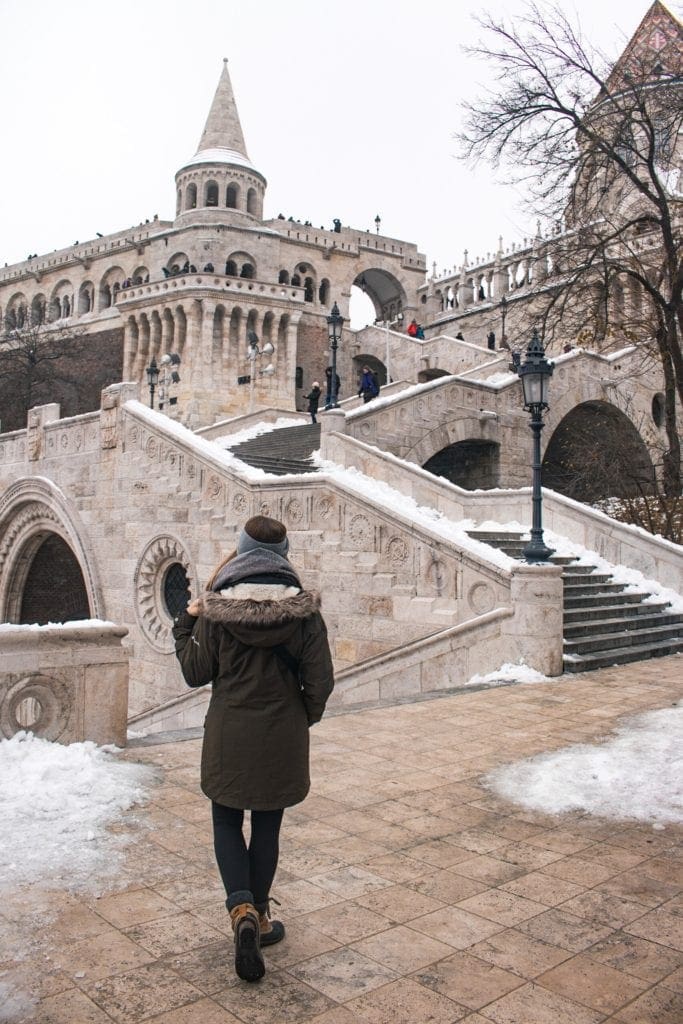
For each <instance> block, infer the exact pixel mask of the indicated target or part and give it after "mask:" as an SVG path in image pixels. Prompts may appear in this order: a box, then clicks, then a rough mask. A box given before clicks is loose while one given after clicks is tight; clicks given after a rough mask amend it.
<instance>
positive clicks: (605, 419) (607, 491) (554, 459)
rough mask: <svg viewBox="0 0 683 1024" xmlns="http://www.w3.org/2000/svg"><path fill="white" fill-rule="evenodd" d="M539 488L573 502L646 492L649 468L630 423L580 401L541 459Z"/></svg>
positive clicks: (601, 405) (603, 405)
mask: <svg viewBox="0 0 683 1024" xmlns="http://www.w3.org/2000/svg"><path fill="white" fill-rule="evenodd" d="M542 473H543V485H544V486H545V487H549V488H551V489H552V490H554V491H559V492H560V494H566V495H567V496H568V497H570V498H575V499H576V500H577V501H587V502H591V501H597V500H599V499H602V498H628V497H637V496H638V495H641V494H650V493H652V487H653V481H654V467H653V465H652V459H651V458H650V453H649V452H648V450H647V447H646V445H645V442H644V441H643V439H642V437H641V436H640V434H639V433H638V431H637V430H636V428H635V427H634V425H633V423H632V422H631V420H630V419H629V418H628V416H626V414H625V413H623V412H622V411H621V410H620V409H617V408H616V406H613V405H610V404H609V403H607V402H583V403H582V404H581V405H577V406H576V407H575V408H574V409H572V410H571V412H569V413H567V415H566V416H565V417H564V419H563V420H561V422H560V423H559V424H558V425H557V427H556V428H555V431H554V433H553V435H552V437H551V438H550V440H549V442H548V446H547V448H546V451H545V456H544V458H543V470H542Z"/></svg>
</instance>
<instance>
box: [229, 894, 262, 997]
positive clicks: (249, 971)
mask: <svg viewBox="0 0 683 1024" xmlns="http://www.w3.org/2000/svg"><path fill="white" fill-rule="evenodd" d="M230 920H231V921H232V930H233V932H234V934H235V973H236V974H237V977H238V978H241V979H242V980H243V981H260V980H261V978H262V977H263V975H264V974H265V973H266V966H265V964H264V962H263V957H262V956H261V943H260V938H261V927H260V924H259V915H258V913H257V911H256V908H255V907H254V904H253V903H238V904H237V905H236V906H234V907H231V909H230Z"/></svg>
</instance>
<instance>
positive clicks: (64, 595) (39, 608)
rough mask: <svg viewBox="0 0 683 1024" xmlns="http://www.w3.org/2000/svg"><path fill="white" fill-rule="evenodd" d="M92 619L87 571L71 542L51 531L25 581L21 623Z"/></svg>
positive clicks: (41, 624) (35, 557) (33, 560)
mask: <svg viewBox="0 0 683 1024" xmlns="http://www.w3.org/2000/svg"><path fill="white" fill-rule="evenodd" d="M89 618H90V606H89V603H88V594H87V591H86V587H85V582H84V580H83V573H82V572H81V567H80V565H79V564H78V561H77V560H76V558H75V556H74V554H73V552H72V550H71V548H70V547H69V545H68V544H67V543H66V542H65V541H64V540H62V538H61V537H59V536H57V535H56V534H49V535H48V536H47V537H46V538H45V540H44V541H43V542H42V543H41V545H40V547H39V548H38V550H37V551H36V552H35V554H34V556H33V559H32V561H31V565H30V567H29V570H28V573H27V575H26V581H25V583H24V590H23V594H22V598H21V611H20V613H19V623H20V624H22V625H29V624H32V623H37V624H38V625H39V626H44V625H46V624H47V623H48V622H73V621H75V620H80V619H89Z"/></svg>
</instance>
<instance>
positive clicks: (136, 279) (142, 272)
mask: <svg viewBox="0 0 683 1024" xmlns="http://www.w3.org/2000/svg"><path fill="white" fill-rule="evenodd" d="M148 281H149V268H148V267H146V266H145V265H144V264H141V265H140V266H139V267H136V268H135V270H134V271H133V276H132V278H131V283H132V284H147V282H148Z"/></svg>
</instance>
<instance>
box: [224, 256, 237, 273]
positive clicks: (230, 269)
mask: <svg viewBox="0 0 683 1024" xmlns="http://www.w3.org/2000/svg"><path fill="white" fill-rule="evenodd" d="M225 276H226V277H237V264H236V263H235V261H234V260H227V262H226V264H225Z"/></svg>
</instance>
